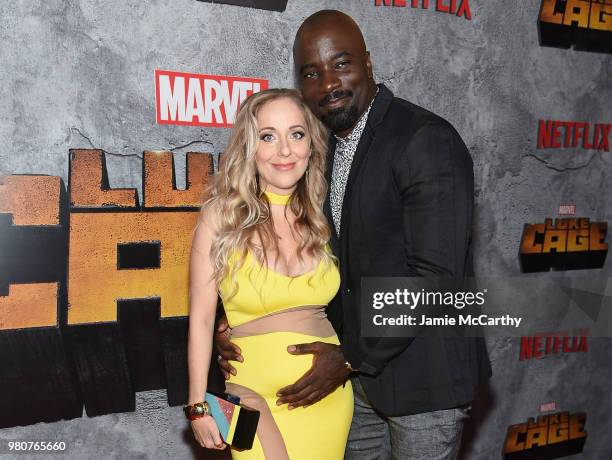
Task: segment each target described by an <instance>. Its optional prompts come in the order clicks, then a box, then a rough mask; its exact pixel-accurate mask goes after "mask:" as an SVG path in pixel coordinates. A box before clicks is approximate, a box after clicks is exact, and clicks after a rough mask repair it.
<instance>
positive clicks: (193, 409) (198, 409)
mask: <svg viewBox="0 0 612 460" xmlns="http://www.w3.org/2000/svg"><path fill="white" fill-rule="evenodd" d="M183 412H185V417H187V419H188V420H196V419H199V418H202V417H204V416H206V415H210V407H208V403H207V402H206V401H202V402H199V403H195V404H190V405H188V406H185V407H183Z"/></svg>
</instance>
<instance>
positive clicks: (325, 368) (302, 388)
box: [276, 342, 351, 410]
mask: <svg viewBox="0 0 612 460" xmlns="http://www.w3.org/2000/svg"><path fill="white" fill-rule="evenodd" d="M287 351H288V352H289V353H291V354H292V355H306V354H312V355H313V358H312V367H311V368H310V369H309V370H308V372H306V373H305V374H304V375H303V376H302V377H301V378H300V379H299V380H298V381H297V382H295V383H294V384H293V385H289V386H287V387H284V388H281V389H280V390H279V391H278V393H276V396H278V397H279V399H278V400H277V401H276V404H277V405H279V406H280V405H282V404H289V409H290V410H291V409H294V408H296V407H300V406H303V407H306V406H310V405H311V404H314V403H316V402H317V401H319V400H321V399H323V398H324V397H325V396H327V395H328V394H330V393H331V392H332V391H334V390H335V389H336V388H338V387H339V386H340V385H342V384H343V383H344V382H346V380H347V379H348V377H349V375H350V373H351V371H350V370H349V369H348V368H347V366H346V359H345V358H344V354H343V353H342V350H341V349H340V347H339V346H338V345H334V344H331V343H324V342H313V343H302V344H299V345H290V346H289V347H287Z"/></svg>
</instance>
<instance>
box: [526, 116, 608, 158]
mask: <svg viewBox="0 0 612 460" xmlns="http://www.w3.org/2000/svg"><path fill="white" fill-rule="evenodd" d="M610 131H612V124H610V123H584V122H579V121H558V120H539V125H538V145H537V148H538V149H560V148H562V147H563V148H580V149H583V150H603V151H606V152H609V151H610Z"/></svg>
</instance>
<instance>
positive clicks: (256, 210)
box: [204, 88, 335, 300]
mask: <svg viewBox="0 0 612 460" xmlns="http://www.w3.org/2000/svg"><path fill="white" fill-rule="evenodd" d="M285 98H286V99H290V100H291V101H293V102H294V103H295V104H296V105H297V106H298V107H299V108H300V110H301V111H302V113H303V115H304V119H305V122H306V126H305V128H306V131H307V133H308V134H309V135H310V141H311V143H310V149H311V154H310V159H309V162H308V167H307V169H306V173H305V174H304V175H303V176H302V177H301V178H300V180H299V181H298V183H297V187H296V189H295V191H294V192H293V194H292V195H291V198H290V201H289V205H288V207H289V208H290V209H291V211H292V212H293V213H294V214H295V216H296V217H297V218H296V221H295V229H296V232H297V237H298V240H299V241H300V243H299V246H298V250H297V256H298V260H300V262H303V258H302V254H303V253H306V254H309V255H311V256H313V258H314V259H315V260H322V261H324V262H325V263H327V264H329V263H331V262H332V261H335V258H334V257H333V256H332V255H331V254H330V253H329V252H327V251H326V250H325V246H326V244H327V242H328V241H329V238H330V229H329V226H328V224H327V219H326V218H325V215H324V214H323V202H324V200H325V196H326V193H327V182H326V180H325V166H326V156H327V131H326V130H325V128H324V127H323V124H322V123H321V122H320V121H319V120H318V119H317V118H316V117H315V116H314V115H313V113H312V112H311V111H310V109H309V108H308V107H307V106H306V103H305V102H304V100H303V99H302V96H301V95H300V93H299V92H298V91H296V90H294V89H282V88H279V89H268V90H265V91H261V92H259V93H255V94H253V95H251V96H250V97H248V98H247V99H246V100H245V101H244V102H243V104H242V106H241V107H240V110H239V112H238V114H237V116H236V121H235V123H234V129H233V130H232V133H231V136H230V139H229V142H228V146H227V149H226V150H225V152H224V153H223V154H222V155H221V157H220V159H219V170H218V172H217V174H216V175H215V176H214V178H213V180H212V183H211V186H210V188H209V190H208V192H209V195H208V196H209V199H208V200H207V201H206V203H205V204H204V208H210V209H211V210H213V212H214V213H215V216H216V218H217V225H216V227H217V232H216V235H217V236H216V238H215V239H214V241H213V242H212V246H211V250H210V258H211V261H212V264H213V268H214V271H213V279H214V281H215V283H216V286H217V287H218V286H219V284H220V282H221V280H223V279H224V278H225V277H228V276H229V277H230V278H231V279H232V281H233V283H234V292H233V293H232V294H231V295H232V296H233V295H234V294H235V293H236V290H237V286H236V283H235V274H236V271H237V270H238V269H239V268H240V267H241V266H242V264H243V263H244V259H245V257H246V254H247V252H248V251H250V252H251V253H252V254H253V255H254V256H255V257H256V259H257V260H258V262H259V263H260V264H261V266H262V267H267V266H268V254H269V253H270V251H271V250H272V251H275V252H276V254H277V255H278V241H277V239H278V237H277V235H276V233H275V232H274V227H273V224H272V219H271V213H270V203H269V201H268V199H267V197H266V195H265V194H264V193H263V192H264V191H263V190H261V188H260V184H259V175H258V172H257V166H256V163H255V153H256V151H257V147H258V145H259V133H258V127H257V114H258V113H259V110H261V108H262V107H263V106H264V105H265V104H267V103H268V102H271V101H274V100H278V99H285ZM234 256H236V257H235V259H234V258H233V257H234ZM230 261H231V263H230ZM225 300H227V299H225Z"/></svg>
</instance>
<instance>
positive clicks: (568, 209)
mask: <svg viewBox="0 0 612 460" xmlns="http://www.w3.org/2000/svg"><path fill="white" fill-rule="evenodd" d="M559 215H560V216H574V215H576V205H575V204H567V203H566V204H561V205H559Z"/></svg>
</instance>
